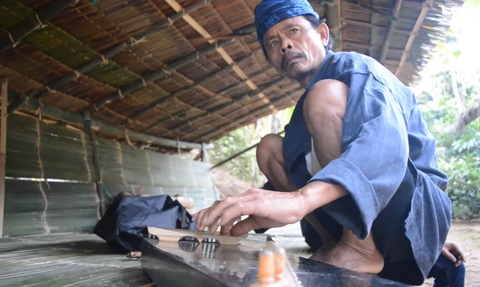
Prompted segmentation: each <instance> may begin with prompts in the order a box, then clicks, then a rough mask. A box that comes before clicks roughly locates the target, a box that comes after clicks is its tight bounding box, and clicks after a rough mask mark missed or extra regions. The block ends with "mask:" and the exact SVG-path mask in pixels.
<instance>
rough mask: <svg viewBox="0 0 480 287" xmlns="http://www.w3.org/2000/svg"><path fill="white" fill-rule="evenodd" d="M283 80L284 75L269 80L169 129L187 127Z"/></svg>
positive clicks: (255, 95)
mask: <svg viewBox="0 0 480 287" xmlns="http://www.w3.org/2000/svg"><path fill="white" fill-rule="evenodd" d="M283 80H285V78H284V77H280V78H279V79H277V80H275V81H273V82H270V83H268V84H265V85H264V86H263V87H262V86H261V87H259V89H258V90H256V91H252V92H250V93H248V94H246V95H242V96H239V97H235V98H233V99H232V101H230V102H228V103H225V104H222V105H219V106H216V107H215V108H213V109H211V110H208V111H206V112H205V113H202V114H200V115H198V116H195V117H193V118H191V119H188V120H186V122H185V123H183V124H180V125H177V126H174V127H172V128H171V129H172V130H181V129H183V128H185V127H188V126H191V125H192V124H195V123H196V122H197V121H198V120H200V119H202V118H204V117H208V116H210V115H211V114H215V113H220V112H221V111H223V110H225V109H227V108H229V107H231V106H233V105H235V104H238V103H240V102H241V101H244V100H247V99H251V98H254V97H257V96H258V94H259V93H263V92H264V91H266V90H268V89H270V88H271V87H273V86H275V85H277V84H278V83H280V82H282V81H283Z"/></svg>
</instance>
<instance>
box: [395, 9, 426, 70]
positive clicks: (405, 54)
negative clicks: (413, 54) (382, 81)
mask: <svg viewBox="0 0 480 287" xmlns="http://www.w3.org/2000/svg"><path fill="white" fill-rule="evenodd" d="M432 4H433V0H426V1H425V2H424V3H423V6H422V10H421V11H420V15H418V18H417V21H416V22H415V26H414V27H413V30H412V32H411V33H410V37H409V38H408V41H407V44H406V45H405V50H404V51H403V55H402V58H401V59H400V63H399V64H398V67H397V70H396V71H395V76H398V75H399V74H400V72H401V71H402V68H403V65H404V64H405V61H406V60H407V57H408V53H409V51H410V48H411V47H412V45H413V42H414V41H415V37H416V36H417V34H418V31H420V28H421V27H422V24H423V21H424V20H425V18H426V17H427V14H428V11H430V9H431V8H432Z"/></svg>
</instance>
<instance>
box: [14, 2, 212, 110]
mask: <svg viewBox="0 0 480 287" xmlns="http://www.w3.org/2000/svg"><path fill="white" fill-rule="evenodd" d="M211 1H213V0H207V1H201V2H198V3H196V4H193V5H192V6H190V7H188V8H187V9H185V10H183V11H181V12H179V13H176V14H174V15H172V16H171V17H169V18H167V19H165V20H162V21H160V22H158V23H157V24H154V25H153V26H151V27H150V28H149V29H148V30H147V31H145V32H142V33H140V34H138V35H135V36H133V37H132V38H130V40H128V41H126V42H124V43H122V44H118V45H117V46H115V47H113V48H111V49H110V50H108V51H107V52H105V54H104V55H100V56H99V57H97V58H95V59H93V60H91V61H89V62H88V63H86V64H84V65H82V66H81V67H80V68H78V69H77V70H73V71H72V72H71V73H69V74H67V75H65V76H64V77H62V78H60V79H58V80H57V81H55V82H54V83H52V84H50V85H48V86H47V87H46V88H45V89H43V90H42V91H40V92H38V93H37V94H35V95H33V97H34V98H41V97H42V96H44V95H45V94H47V93H48V92H50V91H55V90H57V89H58V88H60V87H61V86H63V85H65V84H67V83H69V82H70V81H73V80H75V79H77V78H78V76H79V75H80V74H84V73H86V72H88V71H90V70H91V69H93V68H95V67H97V66H98V65H100V64H102V63H103V62H104V61H105V60H106V59H111V58H112V57H114V56H116V55H117V54H119V53H120V52H122V51H125V50H127V49H129V48H131V47H132V46H133V45H135V43H137V40H136V39H142V38H144V37H147V36H150V35H151V34H153V33H156V32H158V31H160V30H162V29H164V28H166V27H169V26H170V25H172V23H174V22H175V21H177V20H179V19H181V18H182V16H183V15H185V14H188V13H191V12H193V11H196V10H198V9H200V8H201V7H203V6H205V5H206V4H208V3H210V2H211ZM65 2H68V1H65ZM30 97H32V95H30V96H29V98H30ZM25 99H26V98H25V97H19V98H17V99H14V101H13V102H12V103H11V104H10V105H9V113H13V112H15V111H16V110H17V109H18V108H20V107H21V106H22V105H23V102H24V100H25Z"/></svg>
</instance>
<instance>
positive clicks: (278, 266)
mask: <svg viewBox="0 0 480 287" xmlns="http://www.w3.org/2000/svg"><path fill="white" fill-rule="evenodd" d="M285 260H286V259H285V254H284V253H283V252H282V251H281V250H276V251H275V281H277V282H278V281H280V280H282V278H283V272H284V271H285V266H286V262H285Z"/></svg>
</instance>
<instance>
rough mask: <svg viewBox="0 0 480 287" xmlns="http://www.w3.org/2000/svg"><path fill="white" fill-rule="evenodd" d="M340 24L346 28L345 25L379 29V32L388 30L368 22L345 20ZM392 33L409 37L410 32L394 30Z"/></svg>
mask: <svg viewBox="0 0 480 287" xmlns="http://www.w3.org/2000/svg"><path fill="white" fill-rule="evenodd" d="M399 21H400V19H399ZM342 22H343V25H344V26H347V25H353V26H363V27H369V28H372V29H379V30H387V29H388V28H389V27H386V26H380V25H375V24H372V23H368V22H363V21H357V20H351V19H345V18H344V19H342ZM394 32H395V33H397V34H402V35H410V32H411V31H405V30H399V29H395V31H394Z"/></svg>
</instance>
